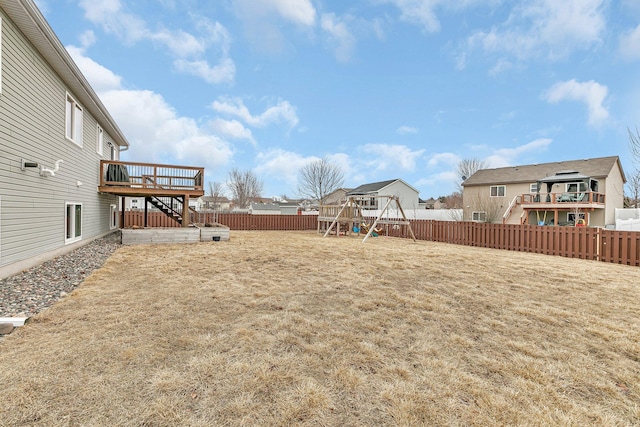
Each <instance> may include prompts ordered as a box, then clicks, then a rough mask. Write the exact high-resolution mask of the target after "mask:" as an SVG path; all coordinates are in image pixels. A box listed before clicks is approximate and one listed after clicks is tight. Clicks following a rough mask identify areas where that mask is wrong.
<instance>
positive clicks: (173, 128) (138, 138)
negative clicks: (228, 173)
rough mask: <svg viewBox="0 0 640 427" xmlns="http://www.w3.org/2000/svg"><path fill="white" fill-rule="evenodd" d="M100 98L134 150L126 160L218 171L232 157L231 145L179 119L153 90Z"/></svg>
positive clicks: (115, 92)
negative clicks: (192, 166) (200, 167)
mask: <svg viewBox="0 0 640 427" xmlns="http://www.w3.org/2000/svg"><path fill="white" fill-rule="evenodd" d="M100 97H101V98H102V100H103V102H104V103H105V105H106V106H107V108H108V109H109V112H110V113H111V114H112V116H113V117H114V119H115V120H116V121H117V123H118V125H119V126H120V128H121V129H122V130H123V132H124V134H125V135H126V136H127V139H128V140H129V142H130V143H131V148H130V149H129V151H128V152H127V154H126V156H127V158H130V159H131V160H136V161H145V162H160V163H166V162H167V161H172V159H177V160H179V161H180V162H182V164H187V165H195V166H204V167H207V168H212V169H216V168H219V167H221V166H223V165H226V164H227V163H228V162H229V161H230V159H231V156H232V154H233V152H232V150H231V147H230V145H229V143H228V142H226V141H224V140H222V139H221V138H220V137H218V136H217V135H214V134H211V133H207V132H206V131H205V130H204V129H203V128H201V127H199V126H198V124H197V122H196V121H195V120H194V119H192V118H189V117H180V116H178V115H177V114H176V112H175V110H174V109H173V108H172V107H171V106H170V105H168V104H167V103H166V101H165V100H164V99H163V98H162V96H160V95H158V94H156V93H153V92H151V91H140V90H111V91H108V92H105V93H101V94H100Z"/></svg>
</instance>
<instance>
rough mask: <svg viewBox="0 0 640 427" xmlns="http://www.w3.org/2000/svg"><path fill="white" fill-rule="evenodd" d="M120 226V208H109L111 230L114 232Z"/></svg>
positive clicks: (114, 206)
mask: <svg viewBox="0 0 640 427" xmlns="http://www.w3.org/2000/svg"><path fill="white" fill-rule="evenodd" d="M117 226H118V207H117V206H116V205H110V206H109V230H113V229H114V228H116V227H117Z"/></svg>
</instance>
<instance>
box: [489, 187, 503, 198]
mask: <svg viewBox="0 0 640 427" xmlns="http://www.w3.org/2000/svg"><path fill="white" fill-rule="evenodd" d="M506 190H507V187H506V186H504V185H492V186H491V190H490V195H491V197H504V196H505V194H506Z"/></svg>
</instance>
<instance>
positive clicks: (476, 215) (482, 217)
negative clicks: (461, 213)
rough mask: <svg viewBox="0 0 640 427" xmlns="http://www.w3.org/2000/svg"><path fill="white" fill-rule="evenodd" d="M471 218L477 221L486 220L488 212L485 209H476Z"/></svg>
mask: <svg viewBox="0 0 640 427" xmlns="http://www.w3.org/2000/svg"><path fill="white" fill-rule="evenodd" d="M471 220H472V221H475V222H486V221H487V213H486V212H485V211H476V212H472V213H471Z"/></svg>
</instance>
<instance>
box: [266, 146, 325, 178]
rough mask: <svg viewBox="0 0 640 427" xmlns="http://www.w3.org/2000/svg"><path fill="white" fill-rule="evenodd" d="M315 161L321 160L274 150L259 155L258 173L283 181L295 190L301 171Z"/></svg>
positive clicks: (278, 149) (277, 149)
mask: <svg viewBox="0 0 640 427" xmlns="http://www.w3.org/2000/svg"><path fill="white" fill-rule="evenodd" d="M314 160H319V159H318V158H317V157H313V156H312V157H303V156H301V155H300V154H297V153H294V152H291V151H286V150H282V149H280V148H273V149H270V150H268V151H266V152H263V153H259V154H258V156H257V160H256V163H257V164H258V165H259V166H258V167H256V173H257V174H258V175H265V176H269V177H273V178H276V179H279V180H282V181H284V182H286V183H287V184H288V185H289V186H290V187H292V188H295V186H296V184H297V182H298V172H299V171H300V169H301V168H302V167H303V166H305V165H306V164H307V163H309V162H311V161H314Z"/></svg>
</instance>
